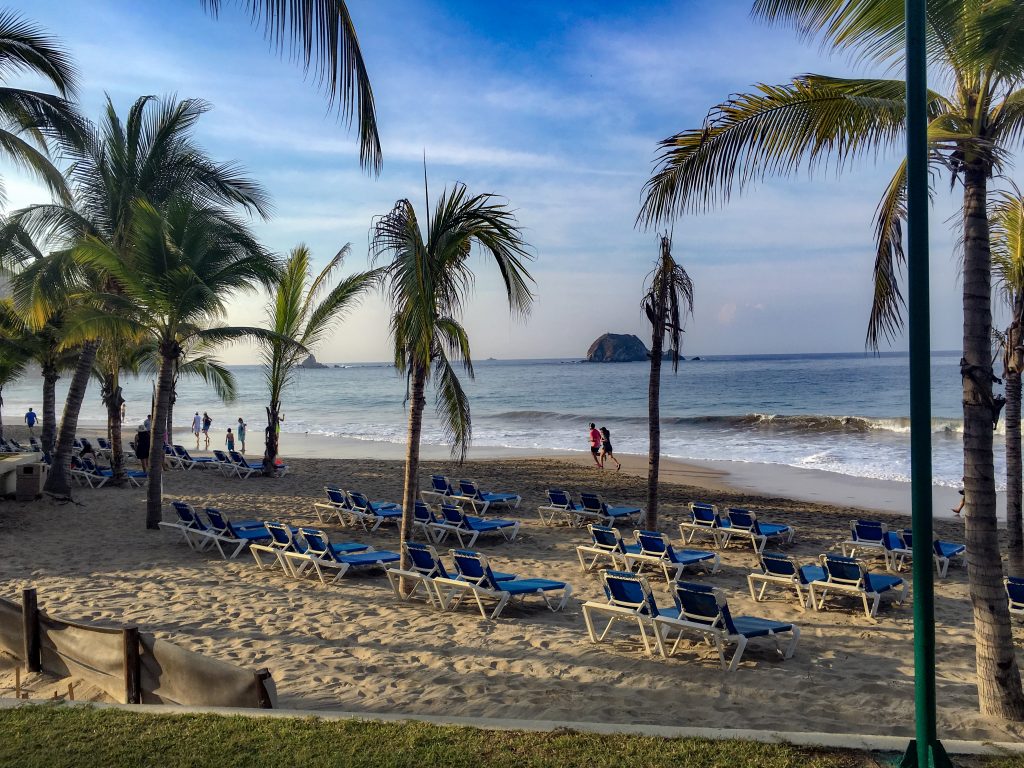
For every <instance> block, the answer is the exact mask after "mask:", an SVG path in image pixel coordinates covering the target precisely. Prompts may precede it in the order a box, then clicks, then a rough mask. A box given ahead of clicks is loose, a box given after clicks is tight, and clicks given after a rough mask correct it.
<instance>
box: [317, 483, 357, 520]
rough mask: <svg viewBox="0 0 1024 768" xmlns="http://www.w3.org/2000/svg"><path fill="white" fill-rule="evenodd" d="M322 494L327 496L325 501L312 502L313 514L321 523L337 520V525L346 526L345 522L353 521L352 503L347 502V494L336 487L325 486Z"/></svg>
mask: <svg viewBox="0 0 1024 768" xmlns="http://www.w3.org/2000/svg"><path fill="white" fill-rule="evenodd" d="M324 493H326V494H327V501H314V502H313V512H315V513H316V516H317V519H318V520H319V521H320V522H321V523H329V522H330V521H331V520H332V519H337V521H338V525H346V524H347V521H354V518H353V517H352V502H350V501H349V500H348V494H347V493H345V491H344V490H342V489H341V488H340V487H339V486H337V485H325V486H324Z"/></svg>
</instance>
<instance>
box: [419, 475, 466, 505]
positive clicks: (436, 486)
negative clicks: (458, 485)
mask: <svg viewBox="0 0 1024 768" xmlns="http://www.w3.org/2000/svg"><path fill="white" fill-rule="evenodd" d="M455 495H457V494H456V491H455V489H454V488H453V487H452V483H451V481H450V480H449V479H448V478H447V477H445V476H444V475H431V476H430V490H428V491H420V498H422V499H423V500H424V501H425V502H427V503H428V504H429V503H430V500H431V499H434V500H435V501H438V502H441V501H445V500H447V499H449V498H451V497H452V496H455Z"/></svg>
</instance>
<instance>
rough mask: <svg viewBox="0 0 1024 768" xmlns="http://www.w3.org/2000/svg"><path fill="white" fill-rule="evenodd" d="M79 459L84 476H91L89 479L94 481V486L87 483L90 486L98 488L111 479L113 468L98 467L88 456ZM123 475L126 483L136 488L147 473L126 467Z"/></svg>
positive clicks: (140, 484)
mask: <svg viewBox="0 0 1024 768" xmlns="http://www.w3.org/2000/svg"><path fill="white" fill-rule="evenodd" d="M79 461H80V462H81V464H82V469H83V471H84V472H85V474H86V476H87V477H88V478H91V480H92V481H93V482H95V486H93V482H90V483H89V485H90V486H91V487H96V488H100V487H102V486H103V485H104V484H105V483H106V482H107V481H108V480H112V479H113V477H114V472H113V470H110V469H100V468H99V467H97V466H96V462H94V461H93V460H92V459H91V458H89V457H88V456H85V457H82V458H80V459H79ZM124 477H125V480H127V481H128V485H132V486H134V487H136V488H141V487H142V483H141V482H139V481H140V480H142V479H143V478H145V477H147V475H146V473H145V472H143V471H141V470H138V469H126V470H125V473H124Z"/></svg>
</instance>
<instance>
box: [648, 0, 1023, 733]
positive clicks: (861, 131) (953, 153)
mask: <svg viewBox="0 0 1024 768" xmlns="http://www.w3.org/2000/svg"><path fill="white" fill-rule="evenodd" d="M754 10H755V14H757V15H759V16H761V17H764V18H767V19H769V20H773V21H782V22H786V23H789V24H792V25H793V26H794V27H796V28H797V30H798V31H800V32H801V33H802V34H803V35H805V36H807V37H815V36H817V37H820V38H822V39H823V42H824V44H825V45H831V46H832V47H833V48H835V49H837V50H839V51H846V52H850V53H852V54H853V55H854V56H855V57H858V58H859V59H860V60H862V61H867V62H870V63H873V64H875V65H878V66H890V67H891V66H899V65H900V63H901V57H902V55H903V51H904V48H905V45H906V43H907V35H906V25H905V22H906V16H905V9H904V2H903V0H757V2H756V3H755V6H754ZM1021 13H1022V10H1021V4H1020V3H1019V2H1016V1H1015V0H991V1H990V2H985V3H963V2H953V1H952V0H932V2H930V3H928V6H927V13H926V25H925V29H924V39H923V45H924V47H925V49H926V50H927V55H928V67H929V68H930V69H931V70H933V71H934V72H935V73H936V75H937V79H938V80H939V81H940V82H943V83H945V84H947V85H948V88H949V92H948V94H942V93H939V92H936V91H931V92H928V94H927V95H926V97H925V99H924V111H925V114H926V120H927V126H926V129H925V130H926V138H927V152H928V158H929V161H930V163H931V167H932V170H933V171H934V172H935V173H941V172H948V173H949V174H950V176H951V178H952V180H953V182H954V183H955V184H960V185H961V186H962V189H963V224H962V226H963V242H964V247H963V252H964V269H963V306H964V347H963V361H964V362H963V366H962V371H961V373H962V378H963V402H964V438H963V439H964V493H965V500H966V509H967V514H966V516H965V519H966V534H965V541H966V544H967V548H968V553H969V558H968V563H969V565H968V573H969V579H970V597H971V602H972V605H973V609H974V621H975V639H976V643H975V648H976V661H977V669H978V694H979V701H980V705H981V710H982V712H983V713H984V714H986V715H994V716H998V717H1003V718H1007V719H1012V720H1021V719H1024V689H1022V686H1021V678H1020V671H1019V668H1018V665H1017V662H1016V657H1015V653H1014V646H1013V638H1012V634H1011V629H1010V619H1009V612H1008V607H1007V604H1006V599H1005V594H1004V592H1003V586H1002V576H1003V573H1002V565H1001V560H1000V553H999V542H998V536H997V532H998V527H997V521H996V512H995V502H996V496H995V475H994V467H993V449H992V426H993V422H994V416H995V415H996V409H995V401H994V399H993V396H992V361H991V330H992V316H991V306H990V302H991V256H990V244H989V228H988V219H987V191H988V183H989V180H990V178H991V177H992V176H993V174H994V173H996V172H998V171H999V170H1000V169H1001V168H1002V167H1003V165H1004V159H1005V157H1006V155H1007V153H1008V151H1009V148H1010V147H1012V146H1014V145H1016V144H1017V143H1018V141H1019V139H1020V137H1021V135H1022V132H1024V91H1022V90H1021V89H1020V86H1021V85H1022V83H1024V25H1022V24H1021V23H1020V16H1021ZM906 98H907V86H906V84H905V83H904V82H903V81H902V80H885V79H865V78H858V79H851V78H837V77H825V76H821V75H803V76H800V77H797V78H795V79H793V80H792V81H791V82H790V83H786V84H783V85H759V86H757V87H756V89H755V90H754V91H753V92H751V93H747V94H740V95H736V96H734V97H732V98H730V99H729V100H728V101H726V102H723V103H722V104H719V105H718V106H716V107H714V108H713V109H712V110H711V111H710V113H709V115H708V118H707V120H706V121H705V124H704V125H703V126H701V127H700V128H695V129H691V130H687V131H683V132H682V133H679V134H676V135H675V136H672V137H670V138H668V139H665V140H664V141H663V142H662V143H661V149H662V151H661V155H660V157H659V161H658V167H657V168H656V169H655V172H654V174H653V175H652V177H651V178H650V180H649V181H648V182H647V185H646V187H645V195H644V202H643V206H642V209H641V212H640V215H639V220H640V221H641V222H643V223H645V224H649V225H650V224H655V223H660V222H664V221H667V220H669V219H671V218H673V217H675V216H677V215H680V214H683V213H687V212H696V211H702V210H705V209H708V208H711V207H714V206H715V205H717V204H719V203H722V202H724V201H725V200H727V199H728V198H729V196H730V195H731V193H732V192H733V191H735V190H743V189H744V188H746V187H748V186H750V185H751V184H753V183H754V182H756V181H758V180H760V179H762V178H764V177H765V176H768V175H791V174H793V173H795V172H797V171H798V170H801V169H810V170H815V169H821V168H826V167H831V168H832V169H834V170H842V169H844V168H845V167H847V166H848V165H849V164H850V163H852V162H854V161H855V160H856V159H858V158H861V157H864V156H869V157H875V156H877V155H878V154H879V153H881V152H884V151H886V150H894V149H897V148H898V147H899V143H900V140H901V139H902V137H903V136H904V130H905V122H906V120H907V110H906V103H905V102H906ZM907 172H908V168H907V164H906V162H903V163H900V164H899V166H898V167H897V169H896V172H895V174H894V176H893V179H892V181H891V183H890V184H889V186H888V188H887V189H886V190H885V193H884V195H883V197H882V201H881V203H880V204H879V208H878V217H877V221H876V240H877V247H876V255H875V270H874V276H875V298H874V303H873V306H872V308H871V316H870V320H869V326H868V343H869V345H872V346H875V345H877V343H878V342H879V341H880V340H881V339H882V338H887V337H892V336H893V334H895V333H896V332H897V330H898V329H899V328H900V326H901V323H902V311H901V310H902V307H903V297H902V294H901V292H900V289H899V272H900V270H901V269H902V267H903V264H904V262H905V258H906V257H905V253H904V250H903V228H902V220H903V219H904V218H905V217H906V209H907ZM912 346H913V342H912ZM912 415H913V414H912ZM912 443H913V437H912ZM918 535H919V537H920V532H918Z"/></svg>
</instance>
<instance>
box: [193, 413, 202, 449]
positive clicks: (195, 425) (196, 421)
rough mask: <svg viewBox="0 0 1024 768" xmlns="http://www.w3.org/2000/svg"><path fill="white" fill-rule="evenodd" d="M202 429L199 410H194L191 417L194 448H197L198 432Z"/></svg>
mask: <svg viewBox="0 0 1024 768" xmlns="http://www.w3.org/2000/svg"><path fill="white" fill-rule="evenodd" d="M202 431H203V420H202V419H201V418H200V416H199V411H196V415H195V416H193V417H192V434H193V435H195V437H196V450H197V451H198V450H199V433H200V432H202Z"/></svg>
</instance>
